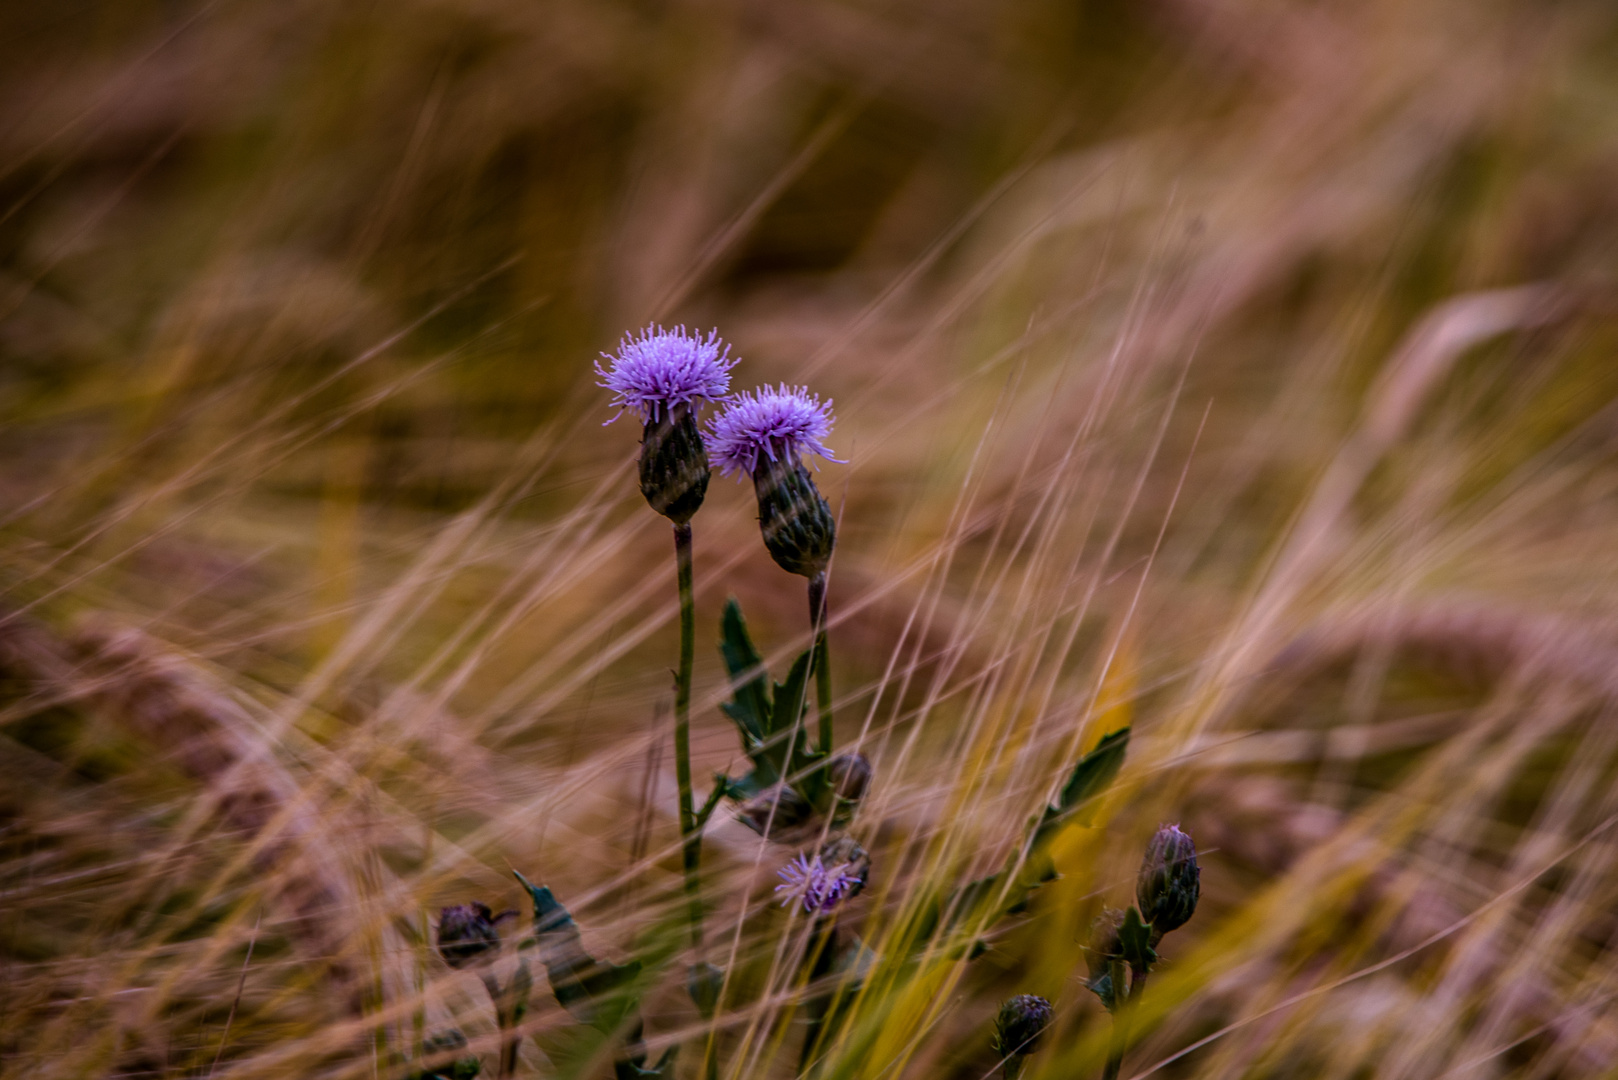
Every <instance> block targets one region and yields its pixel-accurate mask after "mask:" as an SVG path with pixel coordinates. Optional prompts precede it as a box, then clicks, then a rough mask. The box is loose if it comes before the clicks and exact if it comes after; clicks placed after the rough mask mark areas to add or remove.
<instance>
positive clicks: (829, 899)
mask: <svg viewBox="0 0 1618 1080" xmlns="http://www.w3.org/2000/svg"><path fill="white" fill-rule="evenodd" d="M775 873H776V876H777V877H779V878H780V879H781V884H779V885H777V886H776V887H775V893H776V895H777V896H779V897H780V898H781V906H782V907H790V906H791V905H792V904H794V903H800V904H802V905H803V910H804V911H805V912H808V913H811V914H813V913H816V912H818V913H821V914H824V913H826V912H828V911H831V910H833V909H834V908H836V907H837V905H838V904H840V903H842V902H843V901H844V900H845V899H847V898H849V897H851V896H854V895H855V894H857V893H858V892H859V891H860V890H861V889H862V888H864V887H865V872H864V870H863V868H862V865H861V863H860V862H859V861H850V862H838V863H836V864H834V865H832V866H827V865H826V864H825V863H824V862H822V861H821V858H820V856H819V855H814V856H809V855H803V854H800V855H799V856H798V857H797V858H796V859H793V860H792V861H791V862H789V863H787V864H786V865H785V866H783V867H782V868H781V869H779V870H777V871H776V872H775Z"/></svg>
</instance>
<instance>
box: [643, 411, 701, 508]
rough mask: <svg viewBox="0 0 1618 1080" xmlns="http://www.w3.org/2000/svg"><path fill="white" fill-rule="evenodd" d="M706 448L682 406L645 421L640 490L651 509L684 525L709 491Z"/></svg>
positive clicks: (699, 433) (694, 424)
mask: <svg viewBox="0 0 1618 1080" xmlns="http://www.w3.org/2000/svg"><path fill="white" fill-rule="evenodd" d="M709 473H710V469H709V466H708V451H707V449H706V448H705V447H704V446H703V445H702V432H701V431H700V430H699V429H698V428H697V418H696V416H695V415H694V414H693V413H692V412H691V409H690V408H689V407H688V406H685V405H677V406H673V407H671V408H669V409H668V410H666V411H665V412H664V413H663V414H662V415H661V416H659V417H655V418H653V419H651V420H648V421H646V429H645V433H644V435H643V436H642V438H641V444H640V493H641V494H642V495H644V496H646V502H647V503H648V504H649V505H650V506H651V508H652V509H653V510H656V511H657V512H658V513H659V514H662V515H663V516H664V517H666V518H668V519H669V520H670V521H672V522H674V524H676V525H684V524H686V523H687V522H689V521H690V520H691V516H692V515H693V514H695V513H696V512H697V510H698V509H699V508H700V507H701V506H702V500H703V498H704V497H705V496H706V495H707V493H708V477H709Z"/></svg>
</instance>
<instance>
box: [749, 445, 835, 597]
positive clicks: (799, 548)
mask: <svg viewBox="0 0 1618 1080" xmlns="http://www.w3.org/2000/svg"><path fill="white" fill-rule="evenodd" d="M753 491H754V493H755V494H756V495H757V496H758V527H759V531H760V532H761V533H763V535H764V547H765V548H766V549H768V551H769V553H770V557H771V558H772V559H774V560H775V562H776V565H778V566H779V567H781V569H783V570H786V571H787V572H789V573H793V574H802V575H803V576H804V577H807V578H812V577H814V576H815V575H816V574H819V573H821V572H823V571H824V570H825V569H826V565H827V564H828V563H829V562H831V552H832V548H833V547H834V546H835V545H836V543H837V523H836V521H835V520H833V518H832V516H831V507H830V506H828V505H827V504H826V500H825V499H824V498H823V497H822V496H821V494H820V490H819V489H818V488H816V487H815V482H814V480H813V479H812V478H811V477H810V476H809V470H808V469H806V468H804V467H803V466H802V465H801V464H799V463H798V462H795V461H794V462H788V461H785V460H780V461H771V460H769V459H763V460H761V461H759V463H758V467H757V468H756V469H755V470H754V472H753Z"/></svg>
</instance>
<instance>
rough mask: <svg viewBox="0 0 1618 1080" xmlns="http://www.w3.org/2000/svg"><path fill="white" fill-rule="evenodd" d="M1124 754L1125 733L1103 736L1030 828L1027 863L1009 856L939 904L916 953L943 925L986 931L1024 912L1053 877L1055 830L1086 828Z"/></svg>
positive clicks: (978, 947) (977, 946)
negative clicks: (971, 924)
mask: <svg viewBox="0 0 1618 1080" xmlns="http://www.w3.org/2000/svg"><path fill="white" fill-rule="evenodd" d="M1128 751H1129V728H1120V729H1119V730H1117V731H1114V732H1109V733H1108V734H1107V735H1105V736H1103V737H1102V739H1101V741H1100V742H1099V743H1097V744H1096V747H1095V749H1094V750H1091V751H1090V752H1089V753H1088V754H1085V755H1084V756H1083V757H1082V758H1080V759H1079V761H1078V764H1076V765H1074V766H1073V771H1072V772H1071V773H1070V774H1069V775H1068V779H1067V782H1066V783H1065V784H1063V785H1062V790H1061V791H1060V792H1059V793H1058V795H1057V798H1056V802H1055V803H1054V804H1051V805H1048V806H1046V807H1045V809H1044V811H1043V812H1042V813H1041V814H1040V816H1039V818H1038V819H1037V820H1035V821H1034V822H1033V824H1032V825H1031V827H1030V829H1029V837H1028V842H1027V847H1026V857H1025V858H1023V860H1022V862H1021V865H1020V866H1019V865H1018V857H1019V855H1021V854H1023V853H1022V852H1017V853H1013V855H1012V857H1011V859H1010V861H1008V863H1007V865H1006V867H1005V869H1003V870H1001V871H1000V872H999V873H997V874H992V875H990V876H989V877H985V878H978V879H977V880H976V881H971V882H968V883H967V884H965V885H963V886H961V887H960V888H959V889H957V890H955V891H954V892H953V893H951V894H949V895H948V896H947V897H942V898H940V900H939V901H937V902H936V903H935V904H933V905H932V907H931V910H930V911H929V913H928V914H927V915H926V916H925V917H924V918H923V919H922V922H921V925H920V928H919V930H918V933H917V935H916V937H915V939H914V942H913V944H914V947H915V948H917V949H920V948H922V947H923V946H925V945H926V944H927V942H928V941H930V940H931V939H932V937H933V936H934V935H935V934H936V933H937V932H938V930H939V928H940V926H941V925H945V926H956V925H959V924H960V923H962V922H963V921H966V920H969V919H972V920H981V921H980V923H979V925H981V926H982V927H983V928H984V929H987V928H988V927H990V926H992V925H993V924H994V923H996V922H998V921H999V920H1000V919H1002V918H1004V917H1005V916H1007V915H1013V914H1017V913H1019V912H1021V911H1023V910H1024V909H1025V908H1026V907H1027V906H1028V902H1029V899H1030V897H1031V896H1032V894H1033V892H1034V890H1036V889H1038V888H1039V887H1040V886H1041V885H1044V884H1045V883H1047V882H1049V881H1052V880H1054V879H1055V878H1056V876H1057V875H1056V866H1055V864H1054V863H1052V861H1051V856H1050V852H1049V850H1048V848H1049V844H1050V841H1051V840H1052V839H1054V838H1055V836H1056V832H1057V830H1058V829H1059V828H1060V827H1061V826H1062V825H1063V824H1066V823H1068V822H1074V823H1076V824H1080V825H1084V826H1086V827H1088V826H1089V825H1090V822H1091V817H1092V809H1091V808H1092V807H1093V805H1094V802H1095V800H1096V799H1097V798H1099V797H1100V796H1101V795H1102V794H1103V793H1104V792H1105V791H1106V790H1107V788H1108V787H1110V786H1111V785H1112V782H1113V781H1114V780H1116V779H1117V778H1118V771H1119V770H1120V769H1121V768H1123V764H1124V757H1125V755H1126V754H1127V753H1128ZM983 948H984V946H983V943H982V942H981V941H974V942H973V943H972V944H971V946H970V947H969V955H971V956H973V957H976V956H978V955H981V953H982V951H983Z"/></svg>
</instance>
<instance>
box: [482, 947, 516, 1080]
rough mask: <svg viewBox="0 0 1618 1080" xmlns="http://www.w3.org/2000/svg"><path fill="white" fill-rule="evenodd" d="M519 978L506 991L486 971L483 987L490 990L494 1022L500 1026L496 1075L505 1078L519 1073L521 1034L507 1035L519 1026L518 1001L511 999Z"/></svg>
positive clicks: (502, 1079)
mask: <svg viewBox="0 0 1618 1080" xmlns="http://www.w3.org/2000/svg"><path fill="white" fill-rule="evenodd" d="M517 982H518V981H517V980H516V979H515V978H514V979H513V980H512V985H511V986H509V987H507V988H506V989H505V991H502V990H501V989H500V983H499V982H498V981H497V980H496V979H495V977H494V976H493V975H490V974H488V973H486V972H485V973H484V975H483V987H484V989H486V990H488V991H489V1000H490V1001H491V1002H493V1003H494V1022H495V1024H496V1025H497V1026H498V1027H499V1028H500V1034H501V1036H502V1038H501V1040H500V1071H499V1072H498V1073H496V1074H495V1075H496V1076H497V1077H500V1078H501V1080H504V1078H505V1077H508V1076H515V1075H516V1073H517V1054H518V1052H519V1051H520V1050H521V1049H522V1036H521V1035H507V1034H506V1033H507V1032H508V1031H509V1030H510V1029H512V1028H514V1027H516V1026H517V1023H518V1017H517V1016H516V1015H515V1014H516V1005H517V1003H516V1002H515V1001H514V1000H510V999H512V998H515V997H516V989H517Z"/></svg>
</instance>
